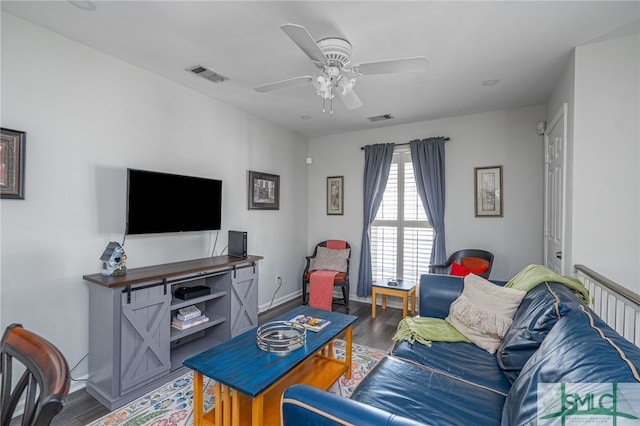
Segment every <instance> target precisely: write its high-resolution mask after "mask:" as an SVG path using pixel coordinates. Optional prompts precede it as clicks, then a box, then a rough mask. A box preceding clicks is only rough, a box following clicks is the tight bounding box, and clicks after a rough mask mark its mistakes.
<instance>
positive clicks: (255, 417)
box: [251, 395, 264, 426]
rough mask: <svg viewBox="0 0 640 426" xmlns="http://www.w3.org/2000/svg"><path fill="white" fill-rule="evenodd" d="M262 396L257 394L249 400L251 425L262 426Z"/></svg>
mask: <svg viewBox="0 0 640 426" xmlns="http://www.w3.org/2000/svg"><path fill="white" fill-rule="evenodd" d="M263 423H264V396H263V395H258V396H256V397H255V398H253V399H252V400H251V426H263Z"/></svg>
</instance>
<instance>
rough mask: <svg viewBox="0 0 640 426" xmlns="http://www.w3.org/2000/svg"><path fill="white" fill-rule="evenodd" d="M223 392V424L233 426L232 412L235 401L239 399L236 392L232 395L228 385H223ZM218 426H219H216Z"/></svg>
mask: <svg viewBox="0 0 640 426" xmlns="http://www.w3.org/2000/svg"><path fill="white" fill-rule="evenodd" d="M222 392H223V394H224V402H223V403H222V408H223V411H222V424H223V425H224V426H231V417H232V416H231V410H232V409H233V400H234V399H237V398H236V397H237V395H236V394H235V391H233V392H234V393H233V395H232V394H231V392H232V391H231V388H230V387H229V386H227V385H222ZM216 426H217V425H216Z"/></svg>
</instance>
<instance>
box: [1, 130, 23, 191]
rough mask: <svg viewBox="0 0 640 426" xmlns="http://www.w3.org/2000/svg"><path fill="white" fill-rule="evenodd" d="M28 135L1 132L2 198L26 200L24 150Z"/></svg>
mask: <svg viewBox="0 0 640 426" xmlns="http://www.w3.org/2000/svg"><path fill="white" fill-rule="evenodd" d="M25 139H26V133H25V132H21V131H19V130H11V129H5V128H4V127H3V128H2V129H1V131H0V198H14V199H18V200H24V150H25V147H24V145H25Z"/></svg>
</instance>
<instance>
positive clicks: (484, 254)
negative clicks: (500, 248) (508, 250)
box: [429, 249, 493, 279]
mask: <svg viewBox="0 0 640 426" xmlns="http://www.w3.org/2000/svg"><path fill="white" fill-rule="evenodd" d="M467 259H469V260H467ZM473 259H480V260H483V261H486V262H487V263H488V268H487V270H486V271H484V272H483V273H481V274H477V275H478V276H481V277H482V278H485V279H489V274H490V273H491V266H493V253H491V252H489V251H486V250H481V249H464V250H458V251H456V252H454V253H452V254H451V256H449V258H448V259H447V261H446V262H445V263H443V264H442V265H429V273H430V274H435V273H436V269H446V268H450V267H451V264H452V263H453V262H456V263H458V264H460V265H463V266H466V265H465V263H467V264H469V263H468V262H473V263H476V262H475V261H474V260H473Z"/></svg>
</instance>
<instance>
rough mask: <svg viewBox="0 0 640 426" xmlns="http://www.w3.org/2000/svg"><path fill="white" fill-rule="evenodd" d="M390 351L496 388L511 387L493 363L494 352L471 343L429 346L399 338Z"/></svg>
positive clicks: (478, 383) (439, 343)
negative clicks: (492, 353)
mask: <svg viewBox="0 0 640 426" xmlns="http://www.w3.org/2000/svg"><path fill="white" fill-rule="evenodd" d="M391 354H392V355H394V356H395V357H397V358H402V359H406V360H408V361H411V362H414V363H416V364H420V365H423V366H425V367H428V368H431V369H434V370H437V371H441V372H443V373H447V374H450V375H452V376H455V377H459V378H464V379H465V380H468V381H469V382H472V383H475V384H477V385H481V386H485V387H488V388H491V389H493V390H495V391H498V392H504V393H507V392H509V388H511V383H510V382H509V381H508V380H507V379H506V377H505V376H504V374H503V373H502V370H501V369H500V368H499V367H498V364H497V363H496V357H495V355H491V354H490V353H489V352H487V351H485V350H484V349H482V348H480V347H478V346H476V345H474V344H473V343H464V342H455V343H451V342H435V341H434V342H431V347H427V346H425V345H423V344H421V343H417V342H416V343H414V344H411V343H409V342H406V341H403V342H397V343H395V344H394V345H393V347H392V348H391Z"/></svg>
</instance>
